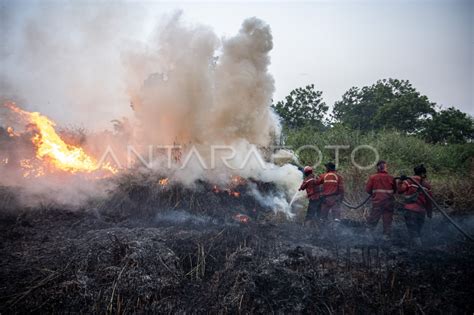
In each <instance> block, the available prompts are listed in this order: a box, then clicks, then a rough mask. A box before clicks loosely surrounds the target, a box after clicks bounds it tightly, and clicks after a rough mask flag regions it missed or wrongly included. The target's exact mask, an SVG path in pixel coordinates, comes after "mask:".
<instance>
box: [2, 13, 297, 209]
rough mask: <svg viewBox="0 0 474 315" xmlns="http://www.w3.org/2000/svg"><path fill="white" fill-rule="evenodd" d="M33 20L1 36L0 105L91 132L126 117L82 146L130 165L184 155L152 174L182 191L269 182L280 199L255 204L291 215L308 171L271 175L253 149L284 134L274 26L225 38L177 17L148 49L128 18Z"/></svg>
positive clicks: (164, 23) (255, 26)
mask: <svg viewBox="0 0 474 315" xmlns="http://www.w3.org/2000/svg"><path fill="white" fill-rule="evenodd" d="M15 9H16V10H18V8H10V10H13V11H14V10H15ZM102 9H104V8H102ZM108 9H110V10H109V11H107V10H108ZM35 10H37V11H35V14H31V15H29V14H28V12H26V13H23V15H21V14H19V12H16V13H17V14H16V15H15V14H13V16H15V17H16V18H18V19H20V17H21V19H22V21H23V23H20V24H19V25H21V27H18V28H16V29H7V30H6V36H5V34H4V36H5V37H6V38H7V40H6V42H7V43H8V44H9V45H10V46H11V48H7V49H5V50H2V56H5V57H6V62H5V64H6V67H5V71H3V72H2V74H1V77H0V82H2V97H3V98H11V97H12V96H15V97H16V98H17V99H20V100H25V101H26V102H27V103H28V104H32V106H33V107H34V106H35V105H34V103H35V102H36V101H37V102H38V104H45V103H49V102H54V105H48V106H47V109H48V110H47V113H46V114H48V113H51V112H52V113H53V114H49V115H50V116H53V118H60V120H61V121H62V118H63V117H68V116H76V117H77V116H78V115H77V114H79V116H80V117H83V119H84V121H87V120H88V119H86V118H84V116H85V115H86V114H87V115H90V116H93V119H91V121H95V120H96V119H97V117H100V118H101V119H103V117H106V119H107V120H112V119H116V118H120V116H117V114H119V115H122V114H123V115H126V116H128V118H126V119H122V120H120V121H119V123H118V125H119V127H120V128H118V131H117V130H116V133H115V134H114V135H113V136H111V133H110V132H108V133H100V132H99V133H98V132H95V133H94V134H89V135H88V136H87V138H86V139H85V141H84V142H83V143H82V144H83V146H84V147H85V148H86V149H88V150H89V152H94V153H96V154H95V155H98V156H100V155H101V153H103V152H104V150H105V147H110V146H112V148H113V151H114V154H115V156H118V157H119V158H123V157H125V156H126V155H127V153H128V151H127V146H130V145H132V146H134V148H135V149H136V150H137V153H138V154H139V155H141V154H144V155H146V152H147V151H148V149H147V148H149V147H150V146H154V147H155V148H156V146H162V145H171V144H177V145H180V146H181V154H182V159H181V160H180V161H173V163H174V164H173V167H172V168H171V169H169V168H166V167H165V166H166V164H167V163H168V162H167V161H166V160H165V157H166V154H161V155H155V156H153V159H152V161H151V163H150V165H151V166H152V169H153V170H154V171H159V172H161V173H166V174H167V175H168V176H170V178H171V180H174V181H179V182H181V183H183V184H185V185H192V184H193V183H194V182H195V181H196V180H198V179H205V180H209V181H213V182H218V183H225V182H226V181H229V179H230V175H240V176H242V177H244V178H250V177H252V178H254V179H258V180H262V181H272V182H275V183H276V184H277V185H279V186H280V187H281V189H282V193H281V194H280V195H278V196H260V195H257V194H256V197H258V198H257V199H258V200H261V201H262V202H265V203H272V202H273V203H274V205H275V206H276V209H277V210H282V211H285V212H288V211H289V209H288V202H287V201H286V199H287V198H288V194H290V195H291V194H293V193H294V192H295V190H296V187H297V182H298V181H299V180H300V173H299V171H298V170H297V168H296V167H294V166H292V165H284V166H282V167H280V166H275V165H273V164H272V163H269V162H268V157H269V155H268V154H266V155H265V156H264V154H263V153H262V151H261V150H260V149H256V146H259V147H267V148H268V147H269V146H270V145H271V144H273V143H274V142H275V140H276V139H277V138H278V136H279V132H280V127H279V122H278V119H277V117H276V115H275V114H274V113H273V112H272V110H271V107H270V105H271V102H272V95H273V92H274V80H273V77H272V76H271V75H270V74H269V72H268V66H269V64H270V56H269V53H270V51H271V49H272V47H273V42H272V34H271V30H270V26H269V25H267V24H266V23H265V22H263V21H262V20H260V19H258V18H255V17H252V18H248V19H246V20H245V21H243V23H242V26H241V28H240V30H239V31H238V33H237V34H236V35H235V36H232V37H229V38H219V37H218V36H217V35H216V34H215V33H214V31H213V30H212V29H211V28H210V27H207V26H203V25H189V24H186V23H185V21H184V20H183V17H182V13H181V12H177V13H175V14H172V15H170V16H167V17H164V18H162V19H160V23H159V25H158V26H157V27H156V29H155V30H154V31H153V33H152V36H151V37H150V38H149V40H148V41H146V42H141V41H140V40H133V39H131V38H127V36H131V35H132V34H133V31H134V30H137V29H140V27H139V26H138V24H137V22H136V20H134V19H133V17H134V14H132V13H128V12H127V8H126V7H122V6H117V7H112V8H105V10H91V8H90V7H89V6H84V8H82V9H80V10H79V11H80V12H78V11H77V10H78V9H77V8H76V7H71V8H69V7H67V8H66V9H62V11H61V12H60V13H61V14H59V13H58V12H56V11H55V10H57V8H56V7H52V8H50V7H48V6H47V5H45V6H40V7H39V8H36V9H35ZM30 13H31V12H30ZM77 16H81V17H82V18H77ZM67 17H71V18H72V22H71V21H67V20H66V21H65V19H67ZM118 17H120V18H118ZM62 22H65V25H68V26H69V28H70V29H68V32H65V31H64V30H63V29H62V28H61V25H62ZM12 23H13V22H12ZM125 30H127V31H125ZM121 31H123V32H121ZM116 34H118V35H116ZM84 48H87V49H84ZM18 65H21V66H18ZM15 66H18V67H15ZM28 73H29V74H28ZM99 81H100V82H99ZM36 106H38V107H40V108H38V109H39V110H41V105H36ZM130 107H131V108H132V111H130V109H129V108H130ZM27 108H28V106H27ZM127 111H128V113H127ZM66 120H67V119H66ZM88 123H90V121H89V122H88ZM211 146H230V147H231V148H232V149H231V151H232V152H230V153H231V154H230V158H228V157H229V152H224V151H221V152H217V156H215V154H214V155H213V152H212V150H210V147H211ZM191 150H195V151H194V152H195V153H197V154H198V155H199V156H200V157H201V159H196V158H195V156H192V158H191V159H189V161H188V163H186V165H183V166H182V167H180V166H179V165H178V164H179V163H178V162H183V160H185V157H186V156H187V155H188V154H189V153H190V152H191ZM214 153H216V152H214ZM226 157H227V158H228V159H227V161H224V159H223V158H226ZM203 163H204V164H205V165H206V167H203V165H202V164H203ZM175 164H176V165H175ZM211 166H212V167H211ZM229 166H230V167H229ZM79 185H80V186H82V185H83V183H82V181H80V184H79ZM70 187H75V186H74V185H72V186H70ZM73 190H74V189H73ZM93 190H97V189H93ZM81 191H88V190H85V189H82V190H81ZM290 197H291V196H290Z"/></svg>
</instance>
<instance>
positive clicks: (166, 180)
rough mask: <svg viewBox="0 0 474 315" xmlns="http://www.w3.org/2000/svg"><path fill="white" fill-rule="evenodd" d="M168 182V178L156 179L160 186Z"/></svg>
mask: <svg viewBox="0 0 474 315" xmlns="http://www.w3.org/2000/svg"><path fill="white" fill-rule="evenodd" d="M169 182H170V180H169V178H162V179H160V180H159V181H158V184H160V185H161V186H167V185H168V184H169Z"/></svg>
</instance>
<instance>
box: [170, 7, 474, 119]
mask: <svg viewBox="0 0 474 315" xmlns="http://www.w3.org/2000/svg"><path fill="white" fill-rule="evenodd" d="M473 3H474V1H456V0H446V1H400V0H398V1H381V0H375V1H307V2H295V3H282V2H277V3H268V2H264V3H246V2H242V3H239V2H237V3H233V4H219V5H216V4H187V5H176V7H181V8H183V9H184V12H185V14H186V15H187V16H190V17H192V18H193V19H194V20H196V21H201V22H203V23H206V24H209V25H211V26H212V27H213V28H214V29H215V30H216V33H217V34H229V35H230V34H233V33H234V32H235V30H236V29H238V28H239V25H240V23H241V21H242V20H243V19H244V18H246V17H248V16H257V17H259V18H262V19H263V20H264V21H266V22H267V23H269V24H270V26H271V28H272V32H273V36H274V49H273V51H272V53H271V56H272V65H271V72H272V73H273V75H274V77H275V81H276V93H275V100H280V99H282V98H284V97H285V96H286V95H287V94H288V93H289V92H290V91H291V90H292V89H294V88H296V87H300V86H304V85H307V84H311V83H314V84H315V86H316V88H317V89H319V90H322V91H323V96H324V99H325V101H326V103H327V104H329V105H332V104H333V103H334V101H336V100H338V99H339V98H340V97H341V95H342V94H343V93H344V92H345V91H346V90H348V89H349V88H350V87H352V86H359V87H361V86H364V85H370V84H372V83H374V82H375V81H376V80H378V79H382V78H389V77H391V78H398V79H408V80H410V82H412V84H413V85H414V86H415V87H416V88H417V89H418V90H419V91H420V92H421V93H423V94H425V95H427V96H428V97H429V99H430V100H431V101H434V102H436V103H438V104H442V105H444V106H445V107H447V106H455V107H457V108H459V109H461V110H463V111H465V112H469V113H470V114H471V115H473V114H474V62H473V58H474V23H473V21H474V5H473Z"/></svg>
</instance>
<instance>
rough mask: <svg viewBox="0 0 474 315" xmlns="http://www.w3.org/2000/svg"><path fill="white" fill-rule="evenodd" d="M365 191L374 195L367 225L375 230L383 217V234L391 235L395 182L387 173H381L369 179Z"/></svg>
mask: <svg viewBox="0 0 474 315" xmlns="http://www.w3.org/2000/svg"><path fill="white" fill-rule="evenodd" d="M365 191H366V192H367V193H368V194H370V195H372V209H371V211H370V213H369V217H368V218H367V224H368V225H369V226H370V227H372V228H375V226H376V225H377V223H378V222H379V220H380V218H381V217H382V223H383V234H385V235H390V232H391V228H392V221H393V202H394V198H393V194H394V193H396V191H397V187H396V184H395V180H394V179H393V177H392V176H391V175H389V174H388V173H387V172H386V171H379V172H377V173H376V174H373V175H371V176H370V177H369V180H368V181H367V184H366V186H365Z"/></svg>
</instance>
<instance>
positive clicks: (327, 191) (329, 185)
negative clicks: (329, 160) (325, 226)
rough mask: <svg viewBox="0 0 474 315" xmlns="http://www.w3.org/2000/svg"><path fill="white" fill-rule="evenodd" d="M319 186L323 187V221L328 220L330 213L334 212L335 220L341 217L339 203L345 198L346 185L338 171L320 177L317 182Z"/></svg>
mask: <svg viewBox="0 0 474 315" xmlns="http://www.w3.org/2000/svg"><path fill="white" fill-rule="evenodd" d="M316 184H317V185H322V187H323V189H322V192H321V197H322V200H323V201H322V204H321V216H320V218H321V219H323V220H327V218H328V215H329V211H331V212H332V214H333V216H334V219H339V218H340V217H341V210H340V208H339V201H340V200H341V199H342V197H343V196H344V183H343V179H342V177H341V176H340V175H339V174H337V173H336V171H329V172H327V173H324V174H322V175H320V176H319V177H318V179H317V181H316Z"/></svg>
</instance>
